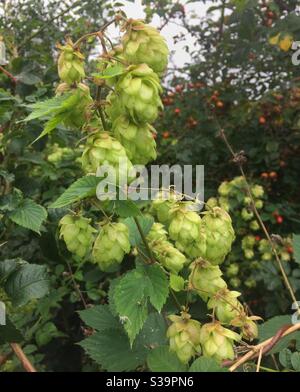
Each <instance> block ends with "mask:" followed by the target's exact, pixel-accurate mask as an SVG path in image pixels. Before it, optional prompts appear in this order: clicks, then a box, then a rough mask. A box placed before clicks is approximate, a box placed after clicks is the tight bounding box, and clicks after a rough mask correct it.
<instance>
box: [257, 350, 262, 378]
mask: <svg viewBox="0 0 300 392" xmlns="http://www.w3.org/2000/svg"><path fill="white" fill-rule="evenodd" d="M262 354H263V348H261V349H260V350H259V355H258V360H257V365H256V373H259V369H260V364H261V359H262Z"/></svg>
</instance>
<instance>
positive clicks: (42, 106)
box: [23, 95, 69, 122]
mask: <svg viewBox="0 0 300 392" xmlns="http://www.w3.org/2000/svg"><path fill="white" fill-rule="evenodd" d="M68 97H69V95H59V96H56V97H54V98H50V99H47V100H46V101H42V102H36V103H34V104H31V105H27V107H28V108H29V109H32V110H33V111H32V113H30V114H29V115H28V116H27V117H26V118H25V119H24V120H23V121H25V122H27V121H31V120H35V119H37V118H41V117H47V116H49V115H50V114H51V113H56V112H57V111H59V110H60V109H61V105H62V103H63V102H64V101H65V100H66V99H67V98H68Z"/></svg>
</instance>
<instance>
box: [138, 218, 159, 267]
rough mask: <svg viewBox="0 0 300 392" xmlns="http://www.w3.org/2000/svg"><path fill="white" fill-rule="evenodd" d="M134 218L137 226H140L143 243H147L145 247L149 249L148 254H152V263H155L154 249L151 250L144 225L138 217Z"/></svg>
mask: <svg viewBox="0 0 300 392" xmlns="http://www.w3.org/2000/svg"><path fill="white" fill-rule="evenodd" d="M133 219H134V221H135V224H136V226H137V228H138V231H139V233H140V236H141V238H142V241H143V243H144V245H145V248H146V249H147V252H148V254H149V256H150V260H151V262H152V263H155V258H154V256H153V253H152V250H151V249H150V247H149V244H148V241H147V239H146V236H145V234H144V232H143V229H142V226H141V225H140V222H139V220H138V217H136V216H135V217H134V218H133Z"/></svg>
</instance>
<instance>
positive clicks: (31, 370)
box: [10, 343, 37, 373]
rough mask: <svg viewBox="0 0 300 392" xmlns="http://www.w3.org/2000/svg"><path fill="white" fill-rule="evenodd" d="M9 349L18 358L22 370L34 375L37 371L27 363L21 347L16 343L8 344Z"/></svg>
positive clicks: (27, 360)
mask: <svg viewBox="0 0 300 392" xmlns="http://www.w3.org/2000/svg"><path fill="white" fill-rule="evenodd" d="M10 347H11V348H12V349H13V351H14V353H15V354H16V356H17V357H18V358H19V360H20V362H21V364H22V366H23V368H24V369H25V370H26V372H28V373H36V371H37V370H36V369H35V367H34V366H33V365H32V363H31V362H30V361H29V359H28V358H27V356H26V354H25V353H24V351H23V350H22V348H21V346H20V345H19V344H17V343H10Z"/></svg>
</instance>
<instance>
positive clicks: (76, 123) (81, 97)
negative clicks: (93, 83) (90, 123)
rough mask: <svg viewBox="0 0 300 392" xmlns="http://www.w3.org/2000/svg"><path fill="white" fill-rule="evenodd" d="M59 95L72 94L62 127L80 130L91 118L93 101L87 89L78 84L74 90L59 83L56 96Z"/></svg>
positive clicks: (65, 84)
mask: <svg viewBox="0 0 300 392" xmlns="http://www.w3.org/2000/svg"><path fill="white" fill-rule="evenodd" d="M61 94H72V99H70V100H69V99H68V106H67V107H66V110H65V112H64V125H65V126H66V127H70V128H81V127H82V126H83V125H84V124H85V123H86V122H87V120H89V118H90V117H91V105H92V103H93V99H92V97H91V95H90V89H89V87H88V86H86V85H85V84H83V83H79V84H78V85H77V87H76V88H73V87H70V86H69V85H68V84H67V83H61V84H59V85H58V87H57V89H56V95H61Z"/></svg>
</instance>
